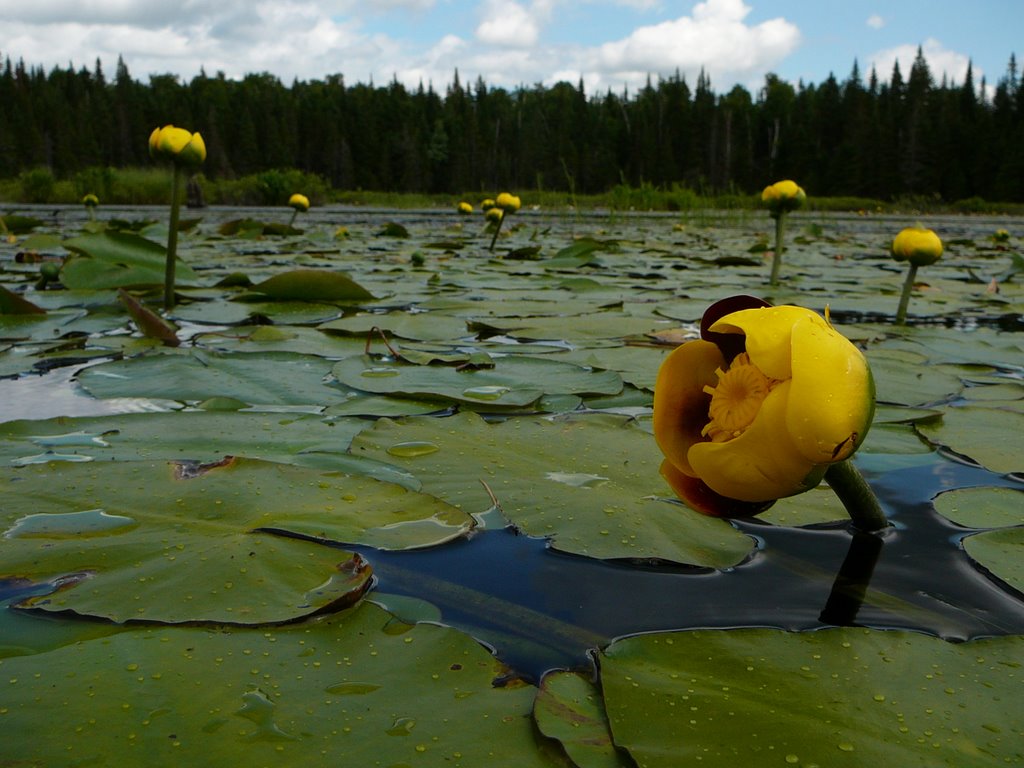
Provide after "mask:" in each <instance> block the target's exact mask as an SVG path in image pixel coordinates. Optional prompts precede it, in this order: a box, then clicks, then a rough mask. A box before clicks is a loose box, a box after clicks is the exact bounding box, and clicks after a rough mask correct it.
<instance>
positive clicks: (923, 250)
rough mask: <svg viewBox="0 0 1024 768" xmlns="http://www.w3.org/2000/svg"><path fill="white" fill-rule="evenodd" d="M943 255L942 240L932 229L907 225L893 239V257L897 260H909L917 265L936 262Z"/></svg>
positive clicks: (922, 265)
mask: <svg viewBox="0 0 1024 768" xmlns="http://www.w3.org/2000/svg"><path fill="white" fill-rule="evenodd" d="M940 256H942V241H941V240H940V239H939V236H938V235H936V234H935V233H934V232H933V231H932V230H930V229H925V228H924V227H921V226H917V227H907V228H906V229H904V230H902V231H901V232H900V233H899V234H898V235H896V237H895V238H894V239H893V241H892V257H893V258H894V259H896V261H909V262H910V263H911V264H913V265H914V266H915V267H924V266H927V265H928V264H934V263H935V262H936V261H938V260H939V257H940Z"/></svg>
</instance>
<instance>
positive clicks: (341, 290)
mask: <svg viewBox="0 0 1024 768" xmlns="http://www.w3.org/2000/svg"><path fill="white" fill-rule="evenodd" d="M252 290H253V291H255V292H256V293H262V294H264V295H266V296H270V297H271V298H273V299H279V300H289V299H294V300H300V301H365V300H367V299H372V298H373V295H372V294H371V293H370V292H369V291H367V290H366V289H365V288H363V287H362V286H361V285H359V284H358V283H357V282H355V281H354V280H353V279H352V278H351V277H349V276H348V275H346V274H345V273H343V272H333V271H330V270H326V269H295V270H292V271H290V272H283V273H281V274H279V275H274V276H273V277H271V278H268V279H266V280H264V281H262V282H260V283H256V284H255V285H253V286H252Z"/></svg>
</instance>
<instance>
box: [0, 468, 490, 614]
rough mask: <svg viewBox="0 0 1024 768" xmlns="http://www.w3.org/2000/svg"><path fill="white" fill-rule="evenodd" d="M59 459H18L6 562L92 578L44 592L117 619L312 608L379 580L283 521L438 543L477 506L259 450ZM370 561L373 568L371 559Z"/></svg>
mask: <svg viewBox="0 0 1024 768" xmlns="http://www.w3.org/2000/svg"><path fill="white" fill-rule="evenodd" d="M193 466H194V465H185V466H184V467H182V466H179V465H169V464H167V463H164V464H151V463H130V462H117V463H105V464H103V465H102V466H97V465H95V464H92V463H89V464H67V463H56V462H51V463H49V464H44V465H32V466H27V467H22V468H20V469H17V470H13V471H12V470H8V471H7V474H6V476H4V482H5V485H6V486H7V487H8V488H12V487H15V486H16V487H17V490H18V493H17V496H16V497H11V499H10V503H7V504H5V506H4V510H3V513H2V517H0V525H3V527H4V529H5V536H4V538H3V539H2V540H0V560H2V562H3V563H4V569H5V573H6V574H9V575H14V576H21V577H26V578H31V579H40V580H45V579H49V578H53V577H54V576H56V575H59V574H64V573H75V572H83V573H87V574H89V575H90V578H89V579H88V580H87V581H86V582H84V583H83V584H80V585H79V586H77V587H76V588H73V589H67V590H64V591H62V592H59V593H57V594H55V595H52V596H49V597H47V598H45V599H42V600H39V601H37V602H36V603H35V606H36V607H38V608H41V609H43V610H47V611H63V610H70V611H74V612H75V613H79V614H85V615H92V616H101V617H104V618H109V619H112V620H114V621H119V622H123V621H129V620H148V621H163V622H182V621H219V622H231V623H266V622H280V621H286V620H290V619H293V618H296V617H298V616H303V615H307V614H310V613H313V612H315V611H317V610H321V609H323V608H324V607H326V606H328V605H331V604H332V603H335V602H337V601H339V600H342V599H355V598H357V597H358V596H359V595H360V594H362V591H363V590H364V589H365V588H366V587H367V586H368V581H367V579H368V577H369V571H368V569H363V568H359V567H356V566H355V565H350V566H346V567H345V568H344V569H342V570H338V566H339V564H341V563H344V561H346V559H347V557H348V556H347V555H346V554H345V553H344V552H343V551H339V550H335V549H331V548H327V547H321V546H316V545H313V544H310V543H307V542H304V541H299V540H295V539H290V538H279V537H275V536H270V535H268V534H266V533H260V532H259V531H257V530H256V529H259V530H263V529H274V530H283V531H287V532H290V533H297V534H302V535H304V536H312V537H318V538H323V539H332V540H336V541H346V542H362V543H366V544H370V545H373V546H378V547H380V548H405V547H409V546H416V545H429V544H434V543H438V542H439V541H443V540H446V539H450V538H452V537H453V536H456V535H459V534H460V533H462V532H465V531H466V530H468V528H469V526H470V522H471V519H470V518H469V516H468V515H466V514H465V513H462V512H460V511H458V510H456V509H455V508H453V507H451V506H450V505H448V504H445V503H443V502H441V501H439V500H437V499H434V498H432V497H429V496H425V495H422V494H419V493H417V492H414V491H409V490H408V489H406V488H403V487H401V486H398V485H394V484H391V483H385V482H381V481H377V480H373V479H369V478H365V477H358V476H348V475H341V474H327V473H323V472H320V471H317V470H311V469H305V468H302V467H293V466H289V465H285V464H269V463H267V462H262V461H258V460H255V459H234V460H230V461H222V462H218V463H216V464H213V465H203V466H201V467H198V468H195V469H193V468H192V467H193ZM364 571H365V572H364Z"/></svg>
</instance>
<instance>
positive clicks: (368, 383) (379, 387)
mask: <svg viewBox="0 0 1024 768" xmlns="http://www.w3.org/2000/svg"><path fill="white" fill-rule="evenodd" d="M332 373H333V374H334V377H335V378H336V379H337V380H338V381H340V382H341V383H342V384H344V385H345V386H348V387H352V388H353V389H358V390H363V391H365V392H373V393H375V394H396V395H404V396H406V397H425V398H430V399H446V400H453V401H456V402H461V403H475V404H480V405H486V406H489V407H490V406H495V407H501V406H520V407H521V406H525V405H529V404H530V403H533V402H535V401H536V400H538V399H539V398H540V397H541V396H542V395H545V394H547V395H568V394H616V393H618V392H619V391H621V390H622V379H621V378H620V377H619V375H618V374H617V373H614V372H612V371H591V370H590V369H588V368H584V367H582V366H578V365H573V364H571V363H562V362H558V361H555V360H547V359H544V358H537V357H506V358H501V359H498V360H496V361H495V365H494V367H493V368H477V367H472V368H467V369H462V368H457V367H453V366H442V365H427V366H425V365H408V364H405V363H401V362H395V361H387V360H376V359H373V358H371V357H368V356H361V357H353V358H348V359H346V360H342V361H341V362H339V363H337V364H336V365H335V366H334V368H333V369H332Z"/></svg>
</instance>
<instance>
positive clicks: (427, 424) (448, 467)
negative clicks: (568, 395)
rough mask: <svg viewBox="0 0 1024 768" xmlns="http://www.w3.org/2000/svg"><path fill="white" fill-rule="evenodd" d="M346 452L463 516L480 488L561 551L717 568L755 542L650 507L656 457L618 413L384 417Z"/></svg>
mask: <svg viewBox="0 0 1024 768" xmlns="http://www.w3.org/2000/svg"><path fill="white" fill-rule="evenodd" d="M351 450H352V453H353V454H355V455H358V456H367V457H370V458H374V459H377V460H379V461H386V462H391V463H394V464H396V465H397V466H400V467H402V468H403V469H405V470H407V471H408V472H410V473H412V474H414V475H415V476H416V477H417V478H418V479H419V480H420V481H421V482H422V483H423V490H424V491H425V492H427V493H432V494H434V495H435V496H438V497H439V498H442V499H444V500H446V501H448V502H449V503H450V504H455V505H458V506H459V507H460V508H461V509H465V510H469V511H473V510H484V509H487V508H489V507H490V506H491V504H492V501H491V499H490V497H489V495H488V493H487V490H486V488H485V487H484V485H483V483H486V484H487V487H489V488H490V489H491V491H492V492H493V493H494V495H495V497H496V498H497V500H498V503H499V504H500V505H501V509H502V510H503V511H504V513H505V514H506V515H507V516H508V517H509V519H511V520H512V521H513V522H515V523H516V524H517V525H519V526H520V527H521V528H522V529H523V530H524V531H526V532H527V533H530V534H533V535H535V536H550V537H551V541H552V546H554V547H555V548H557V549H560V550H563V551H566V552H573V553H577V554H582V555H588V556H590V557H598V558H658V559H663V560H669V561H673V562H677V563H687V564H692V565H700V566H706V567H711V568H725V567H729V566H731V565H735V564H737V563H738V562H740V561H741V560H743V559H744V558H745V557H746V556H747V555H748V554H749V552H750V551H751V549H752V546H753V542H752V541H751V539H749V538H748V537H747V536H745V535H743V534H741V533H739V532H738V531H736V530H735V529H734V528H732V527H731V526H729V525H728V524H727V523H726V522H725V521H723V520H718V519H713V518H709V517H704V516H703V515H699V514H697V513H696V512H692V511H690V510H688V509H686V508H685V507H683V506H682V505H679V504H674V503H667V502H665V501H663V500H659V499H658V495H659V494H665V493H667V488H666V487H665V485H664V482H663V481H662V480H661V478H660V477H659V476H658V471H657V468H658V466H659V464H660V463H661V454H660V453H659V452H658V449H657V447H656V446H655V445H654V441H653V440H652V439H651V436H650V435H649V434H648V433H647V432H645V431H644V430H642V429H640V428H638V427H636V426H635V425H634V424H633V423H632V422H631V421H630V420H629V419H627V418H624V417H620V416H610V415H604V414H591V415H588V416H585V417H584V416H580V417H573V418H563V419H558V420H554V421H548V420H544V419H528V418H518V419H516V420H515V421H511V422H507V423H502V424H488V423H487V422H485V421H484V420H483V419H481V418H480V417H478V416H475V415H473V414H460V415H457V416H453V417H449V418H446V419H438V418H422V417H418V418H410V419H407V420H405V421H404V422H401V423H397V422H392V421H389V420H386V419H382V420H380V421H378V422H377V424H376V425H375V426H374V428H373V429H372V430H368V431H365V432H362V433H361V434H360V435H359V436H357V437H356V438H355V439H354V440H353V442H352V448H351Z"/></svg>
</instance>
